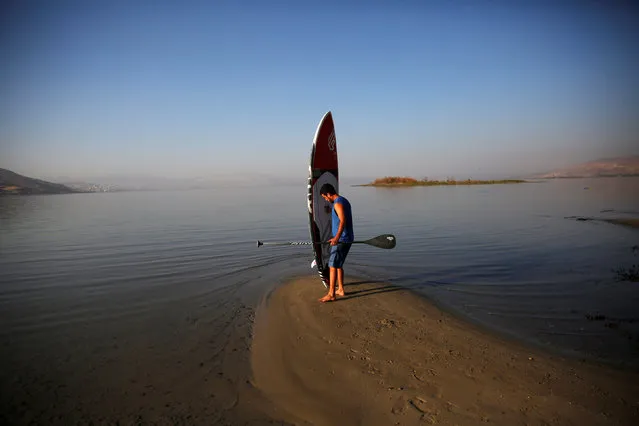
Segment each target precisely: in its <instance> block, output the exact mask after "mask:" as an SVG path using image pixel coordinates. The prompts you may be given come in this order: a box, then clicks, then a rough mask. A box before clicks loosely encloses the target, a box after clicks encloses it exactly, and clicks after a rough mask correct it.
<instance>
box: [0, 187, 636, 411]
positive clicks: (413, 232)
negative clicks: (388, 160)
mask: <svg viewBox="0 0 639 426" xmlns="http://www.w3.org/2000/svg"><path fill="white" fill-rule="evenodd" d="M305 191H306V187H305V183H304V181H301V182H300V184H299V185H297V186H290V187H287V186H281V187H277V188H274V189H273V188H266V187H259V188H246V187H240V188H219V189H211V190H194V191H186V192H123V193H103V194H73V195H55V196H29V197H3V198H0V230H1V235H0V345H1V346H0V347H1V348H2V355H1V357H2V359H1V361H2V365H3V371H2V372H1V373H0V374H1V376H0V379H2V396H3V400H5V401H6V399H5V397H6V396H7V395H8V394H10V393H11V394H12V396H11V398H12V399H11V401H12V402H10V403H6V402H5V403H3V406H2V407H0V408H3V409H4V410H3V411H5V412H7V411H6V410H13V411H11V412H12V413H13V415H15V416H18V415H19V416H22V417H21V418H23V419H24V418H29V415H32V416H35V417H33V418H37V413H36V414H34V413H31V414H29V413H28V411H24V412H20V410H21V408H20V407H17V406H16V404H17V405H19V404H20V401H29V400H30V399H33V398H35V399H38V398H40V399H41V400H44V399H47V398H50V397H51V395H54V394H55V395H56V396H55V398H57V399H58V400H59V403H60V404H64V398H65V396H66V397H69V396H72V395H73V392H77V389H85V390H86V391H87V392H89V389H93V390H94V391H95V392H97V393H96V394H97V395H99V394H100V391H101V390H102V391H103V389H105V387H106V388H108V386H109V383H110V382H109V380H108V377H106V376H109V375H117V374H125V375H126V374H128V371H129V370H128V369H133V368H143V366H144V364H145V363H153V362H155V363H157V364H158V365H162V363H163V362H165V363H168V362H169V360H174V359H179V358H180V356H181V355H180V351H186V350H187V348H191V349H192V350H193V351H194V352H197V351H201V354H202V355H201V356H202V362H201V363H202V365H204V364H205V363H206V362H209V364H211V365H210V367H209V370H207V371H209V372H216V371H217V374H218V375H220V376H222V375H223V374H224V371H225V369H226V368H227V364H228V363H229V362H235V361H234V360H233V356H232V354H231V352H235V351H236V350H238V351H239V352H242V353H245V352H246V349H247V348H248V346H249V345H250V339H249V338H250V331H246V330H249V329H250V327H245V326H246V324H247V323H250V320H251V318H252V315H253V309H254V308H255V306H256V304H257V303H258V301H259V300H260V298H261V297H263V296H264V295H265V294H267V292H269V291H270V290H272V289H273V288H274V287H275V286H277V285H278V284H280V283H282V282H285V281H286V280H287V279H289V278H291V277H295V276H300V275H310V276H316V275H317V274H316V272H315V270H311V269H310V263H311V260H312V258H311V251H310V248H309V247H308V246H302V247H300V246H296V247H261V248H257V247H256V240H258V239H260V240H264V241H280V240H284V241H287V240H307V239H308V229H307V220H308V219H307V212H306V200H305V197H306V194H305ZM341 193H342V195H345V196H346V197H347V198H349V200H350V201H351V203H352V205H353V214H354V220H355V233H356V238H357V239H367V238H371V237H374V236H376V235H379V234H383V233H393V234H395V235H396V236H397V240H398V245H397V247H396V248H395V249H394V250H389V251H387V250H380V249H376V248H374V247H370V246H367V245H362V244H360V245H355V246H353V249H352V250H351V254H350V255H349V259H348V261H347V265H346V268H345V270H346V274H347V277H348V276H350V277H353V276H356V277H357V278H358V279H365V280H382V281H387V282H390V283H393V284H396V285H400V286H406V287H410V288H412V289H414V290H415V291H417V292H419V293H421V294H423V295H425V296H427V297H429V298H431V299H432V300H434V301H435V302H436V303H438V304H440V305H441V306H442V307H445V308H446V309H448V310H450V311H452V312H454V313H456V314H458V315H462V316H464V317H466V318H468V319H469V320H471V321H474V322H478V323H480V324H482V325H484V326H486V327H488V328H490V329H492V330H495V331H498V332H501V333H504V334H505V335H507V336H511V337H515V338H519V339H524V340H526V341H528V342H530V343H533V344H536V345H541V346H544V347H546V348H549V349H552V350H555V351H559V352H562V353H565V354H573V355H576V356H586V357H597V358H600V359H603V360H606V361H609V362H614V363H622V364H626V365H634V366H637V360H638V359H639V311H638V309H637V306H639V284H637V283H631V282H621V281H617V280H616V274H615V272H614V271H613V269H615V268H618V267H630V266H632V265H633V264H636V263H639V262H638V260H639V253H636V254H633V251H632V247H633V246H634V245H637V244H639V230H637V229H632V228H627V227H623V226H618V225H613V224H609V223H605V222H601V221H576V220H571V219H566V217H570V216H587V217H595V218H613V217H614V218H616V217H638V216H639V197H637V194H639V179H638V178H608V179H591V180H583V179H576V180H573V179H570V180H553V181H545V182H539V183H527V184H519V185H484V186H459V187H444V186H442V187H415V188H399V189H383V188H370V187H352V186H351V187H347V186H345V187H343V188H342V191H341ZM317 286H318V297H319V296H320V295H321V293H322V291H323V286H322V285H321V284H320V281H319V279H318V280H317ZM345 308H347V306H345ZM242 327H245V328H246V330H245V331H244V332H242V333H243V334H242V333H239V334H238V330H243V328H242ZM196 330H199V332H202V331H203V330H206V335H207V336H208V337H207V339H208V340H207V342H206V344H207V345H210V347H209V348H208V349H207V348H204V347H202V345H203V343H202V342H201V341H200V340H201V339H202V337H197V339H199V340H198V342H199V344H196V343H195V342H194V341H190V340H189V339H195V337H193V336H195V334H193V333H194V332H195V331H196ZM198 336H200V335H198ZM124 347H126V348H128V349H127V350H130V351H132V352H131V353H135V354H136V355H128V356H129V358H126V357H125V356H124V355H122V356H120V355H118V354H122V352H118V351H122V350H123V349H122V348H124ZM197 353H200V352H197ZM207 353H208V354H209V355H206V354H207ZM229 354H230V355H229ZM237 358H238V360H237V362H245V361H246V358H245V355H242V356H238V357H237ZM123 359H128V360H130V362H129V363H128V364H135V365H123V364H124V363H123ZM136 366H137V367H136ZM95 371H101V372H102V374H103V380H102V381H101V382H100V383H99V384H98V383H96V382H95V380H93V379H92V377H94V376H92V372H95ZM131 374H132V373H131ZM211 374H213V373H211ZM183 379H184V378H183V377H181V376H180V373H179V370H177V372H176V373H175V377H173V378H172V379H166V380H173V382H172V385H171V386H173V387H177V388H179V386H180V383H181V381H183ZM193 380H194V381H197V378H195V377H194V378H193ZM229 380H231V381H233V380H234V379H232V378H231V379H229ZM25 381H26V382H25ZM23 382H25V383H29V385H28V386H27V385H24V383H23ZM60 382H62V384H63V385H62V386H61V385H60ZM21 383H22V385H21ZM189 385H193V383H192V382H189ZM113 386H116V385H115V384H113ZM132 386H133V385H132ZM15 389H22V390H20V391H19V392H18V395H17V396H16V392H15ZM96 398H97V397H96ZM87 404H88V403H87ZM45 405H46V404H45ZM191 408H193V407H191ZM69 409H70V408H69ZM86 409H87V410H89V408H86ZM43 410H44V408H43ZM0 419H1V418H0Z"/></svg>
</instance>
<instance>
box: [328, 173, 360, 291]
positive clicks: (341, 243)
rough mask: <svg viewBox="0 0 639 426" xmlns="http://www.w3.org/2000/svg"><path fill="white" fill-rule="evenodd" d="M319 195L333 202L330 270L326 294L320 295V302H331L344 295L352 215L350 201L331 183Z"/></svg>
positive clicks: (351, 233)
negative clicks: (345, 264) (345, 263)
mask: <svg viewBox="0 0 639 426" xmlns="http://www.w3.org/2000/svg"><path fill="white" fill-rule="evenodd" d="M320 195H321V196H322V198H323V199H325V200H326V201H328V202H330V203H332V204H333V215H332V219H331V221H332V225H333V229H332V231H333V238H331V239H330V240H329V241H330V243H331V257H330V258H329V260H328V267H329V270H330V283H329V286H328V294H327V295H326V296H324V297H322V298H321V299H320V300H319V301H320V302H331V301H333V300H335V297H336V295H337V296H344V269H343V268H342V266H343V265H344V261H345V260H346V256H347V255H348V251H349V250H350V249H351V243H352V242H353V240H354V238H355V237H354V233H353V215H352V212H351V203H349V202H348V200H347V199H346V198H344V197H342V196H340V195H339V194H338V193H337V192H336V191H335V188H334V187H333V185H331V184H330V183H326V184H324V185H322V187H321V188H320ZM336 280H337V291H335V281H336Z"/></svg>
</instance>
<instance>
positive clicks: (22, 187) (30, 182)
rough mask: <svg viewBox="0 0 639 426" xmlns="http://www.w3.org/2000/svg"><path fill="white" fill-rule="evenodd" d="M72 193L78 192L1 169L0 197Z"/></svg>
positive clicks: (57, 184)
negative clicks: (7, 195)
mask: <svg viewBox="0 0 639 426" xmlns="http://www.w3.org/2000/svg"><path fill="white" fill-rule="evenodd" d="M72 192H78V191H74V190H73V189H71V188H69V187H68V186H65V185H61V184H59V183H52V182H47V181H44V180H40V179H33V178H30V177H26V176H22V175H19V174H17V173H14V172H12V171H11V170H6V169H0V195H6V194H13V195H30V194H69V193H72Z"/></svg>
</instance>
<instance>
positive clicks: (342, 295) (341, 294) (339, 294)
mask: <svg viewBox="0 0 639 426" xmlns="http://www.w3.org/2000/svg"><path fill="white" fill-rule="evenodd" d="M345 294H346V293H344V289H342V290H335V296H339V297H344V295H345Z"/></svg>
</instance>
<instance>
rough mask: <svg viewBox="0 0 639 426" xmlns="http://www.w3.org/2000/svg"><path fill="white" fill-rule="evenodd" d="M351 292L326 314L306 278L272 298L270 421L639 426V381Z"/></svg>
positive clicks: (264, 320)
mask: <svg viewBox="0 0 639 426" xmlns="http://www.w3.org/2000/svg"><path fill="white" fill-rule="evenodd" d="M346 291H347V295H346V297H345V298H341V299H338V301H336V302H332V303H327V304H320V303H319V302H318V301H317V299H318V298H319V297H320V296H321V295H322V293H323V292H324V289H323V288H321V286H318V285H317V283H316V282H315V280H314V279H311V278H297V279H294V280H292V281H290V282H288V283H286V284H284V285H282V286H280V287H278V288H277V289H275V290H274V291H273V292H272V293H270V294H269V295H267V296H266V297H265V298H264V300H263V302H262V304H261V306H260V309H258V311H257V313H256V318H255V323H254V331H253V341H252V342H251V349H250V351H251V353H250V359H251V366H252V370H253V375H252V381H253V386H255V388H257V389H258V390H259V391H260V392H261V394H262V395H264V396H265V397H266V398H267V399H268V400H270V401H271V403H272V404H271V405H270V407H271V408H269V409H268V415H269V416H270V417H272V418H274V419H281V420H283V421H290V422H293V423H296V422H310V423H312V424H326V425H329V424H338V423H339V424H370V425H377V424H378V425H385V424H414V423H416V422H419V421H425V422H426V423H427V424H428V423H439V422H443V423H445V424H455V423H457V424H477V423H481V422H491V423H493V424H503V425H510V424H519V423H521V422H532V423H538V422H549V423H551V424H555V423H556V424H565V423H569V422H574V424H593V422H594V423H596V424H619V423H621V424H626V423H627V424H632V423H633V422H637V421H638V420H639V401H638V399H637V395H639V373H637V372H635V371H624V370H619V369H616V368H613V367H611V366H608V365H604V364H602V363H598V362H595V361H590V360H589V361H579V360H575V359H571V358H569V357H568V358H565V357H563V356H561V355H553V354H549V353H546V352H545V351H544V350H543V349H539V348H535V347H528V346H524V345H523V344H522V343H518V342H514V341H513V340H512V339H509V338H507V337H504V336H500V335H497V334H495V333H488V332H487V331H486V330H484V329H482V328H481V327H480V326H478V325H476V324H472V323H469V322H466V321H463V320H461V319H459V318H458V317H456V316H455V315H454V314H451V313H448V312H445V311H443V310H442V309H441V308H439V307H437V306H436V305H435V304H433V303H432V302H430V301H428V300H426V299H424V298H423V297H421V296H418V295H415V294H413V293H411V292H410V291H409V290H407V289H403V288H399V287H394V286H392V285H388V284H385V283H380V282H371V281H352V280H351V281H350V282H349V281H348V280H347V283H346ZM337 390H339V392H336V391H337ZM595 419H596V421H595Z"/></svg>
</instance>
